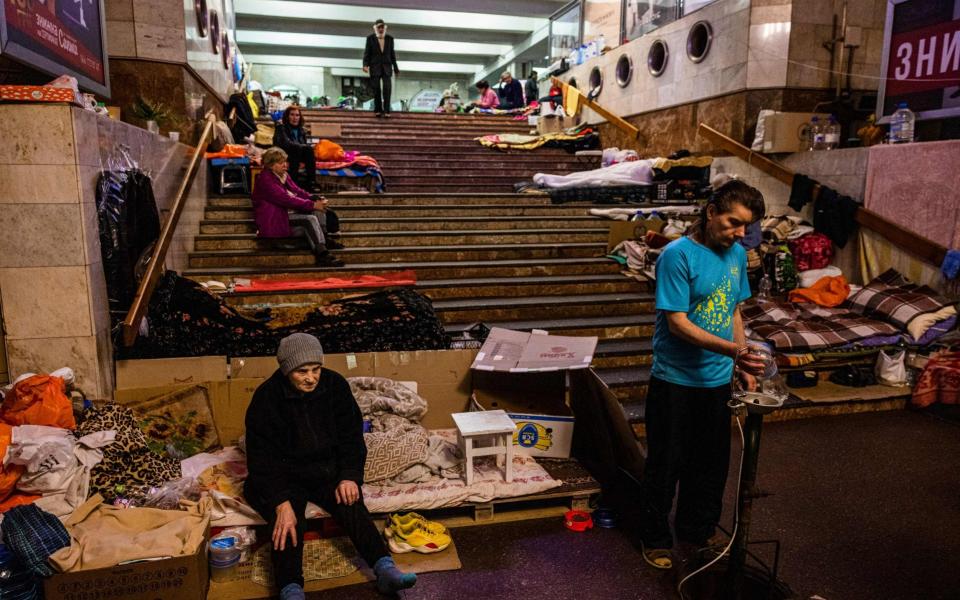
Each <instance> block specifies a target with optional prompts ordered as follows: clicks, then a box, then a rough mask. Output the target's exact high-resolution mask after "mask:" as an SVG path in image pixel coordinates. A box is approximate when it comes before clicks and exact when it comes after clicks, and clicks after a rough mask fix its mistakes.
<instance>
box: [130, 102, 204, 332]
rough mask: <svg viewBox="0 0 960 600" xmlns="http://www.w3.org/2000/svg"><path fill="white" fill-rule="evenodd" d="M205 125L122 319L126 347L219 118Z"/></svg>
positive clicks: (137, 328) (143, 313)
mask: <svg viewBox="0 0 960 600" xmlns="http://www.w3.org/2000/svg"><path fill="white" fill-rule="evenodd" d="M206 122H207V124H206V125H205V126H204V127H203V132H202V133H201V134H200V140H199V141H198V142H197V147H196V149H195V150H194V153H193V156H192V157H191V158H190V163H189V164H188V165H187V172H186V173H185V174H184V176H183V181H181V182H180V187H179V188H178V189H177V195H176V196H175V197H174V199H173V206H172V207H171V209H170V216H168V217H167V221H166V223H164V224H163V229H162V230H161V231H160V238H159V239H158V240H157V243H156V245H155V246H154V247H153V256H151V257H150V263H149V264H148V265H147V272H146V274H145V275H144V276H143V279H141V280H140V286H139V287H138V288H137V295H136V296H135V297H134V299H133V303H132V304H131V305H130V310H128V311H127V317H126V318H125V319H124V320H123V345H124V346H127V347H129V346H132V345H133V343H134V342H135V341H137V335H138V334H139V333H140V322H141V321H142V320H143V318H144V316H146V313H147V308H148V307H149V306H150V299H151V297H152V296H153V291H154V290H155V289H156V287H157V282H158V281H159V280H160V273H161V271H162V270H163V263H164V261H166V258H167V250H168V249H169V248H170V243H171V242H172V241H173V232H174V231H176V229H177V223H178V222H179V221H180V213H182V212H183V206H184V205H185V204H186V201H187V194H188V193H189V191H190V186H191V184H192V183H193V178H194V177H195V176H196V174H197V171H198V170H199V167H200V165H201V164H203V160H204V154H206V152H207V146H208V145H209V144H210V139H211V137H212V135H213V126H214V124H215V123H216V122H217V118H216V117H215V116H214V115H212V114H208V115H207V117H206Z"/></svg>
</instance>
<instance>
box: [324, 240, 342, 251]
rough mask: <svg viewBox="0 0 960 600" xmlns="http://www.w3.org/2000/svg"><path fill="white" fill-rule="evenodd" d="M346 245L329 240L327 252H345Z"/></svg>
mask: <svg viewBox="0 0 960 600" xmlns="http://www.w3.org/2000/svg"><path fill="white" fill-rule="evenodd" d="M343 248H344V245H343V244H341V243H340V242H338V241H337V240H335V239H333V238H329V237H328V238H327V250H343Z"/></svg>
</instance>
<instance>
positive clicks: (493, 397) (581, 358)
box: [471, 327, 597, 458]
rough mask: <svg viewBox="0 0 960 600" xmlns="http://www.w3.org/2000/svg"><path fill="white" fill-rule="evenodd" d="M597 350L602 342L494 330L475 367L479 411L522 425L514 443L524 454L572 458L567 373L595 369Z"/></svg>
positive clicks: (474, 399) (474, 396)
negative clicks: (498, 413)
mask: <svg viewBox="0 0 960 600" xmlns="http://www.w3.org/2000/svg"><path fill="white" fill-rule="evenodd" d="M596 347H597V338H596V337H570V336H559V335H548V334H546V333H540V332H534V333H527V332H523V331H511V330H509V329H502V328H500V327H494V328H493V329H491V330H490V335H488V336H487V339H486V341H485V342H484V344H483V347H482V348H480V351H479V352H478V353H477V356H476V359H475V360H474V362H473V364H472V365H471V368H472V370H473V388H472V390H473V392H472V394H471V400H472V403H473V407H474V408H476V409H479V410H498V409H500V410H504V411H506V412H507V414H508V415H509V416H510V418H511V419H512V420H513V421H514V422H515V423H516V424H517V432H516V434H515V435H514V438H513V443H514V444H515V445H516V446H519V449H520V451H523V452H526V453H527V454H529V455H530V456H534V457H543V458H569V457H570V447H571V444H572V442H573V426H574V417H573V412H572V411H571V410H570V407H569V404H568V399H567V371H569V370H571V369H586V368H589V367H590V363H591V361H592V360H593V353H594V351H595V350H596Z"/></svg>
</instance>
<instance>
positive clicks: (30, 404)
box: [0, 375, 77, 429]
mask: <svg viewBox="0 0 960 600" xmlns="http://www.w3.org/2000/svg"><path fill="white" fill-rule="evenodd" d="M0 421H3V422H4V423H7V424H8V425H47V426H49V427H62V428H64V429H76V428H77V422H76V420H75V419H74V418H73V406H72V405H71V404H70V399H69V398H67V394H66V386H65V385H64V383H63V379H61V378H59V377H54V376H52V375H34V376H32V377H28V378H26V379H24V380H23V381H21V382H19V383H17V385H15V386H13V389H12V390H10V393H9V394H7V397H6V398H4V399H3V404H2V405H0Z"/></svg>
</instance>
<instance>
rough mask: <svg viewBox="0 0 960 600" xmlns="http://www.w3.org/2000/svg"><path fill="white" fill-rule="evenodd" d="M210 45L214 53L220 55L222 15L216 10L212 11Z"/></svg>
mask: <svg viewBox="0 0 960 600" xmlns="http://www.w3.org/2000/svg"><path fill="white" fill-rule="evenodd" d="M210 43H211V44H212V45H213V53H214V54H220V15H218V14H217V11H215V10H211V11H210Z"/></svg>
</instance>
